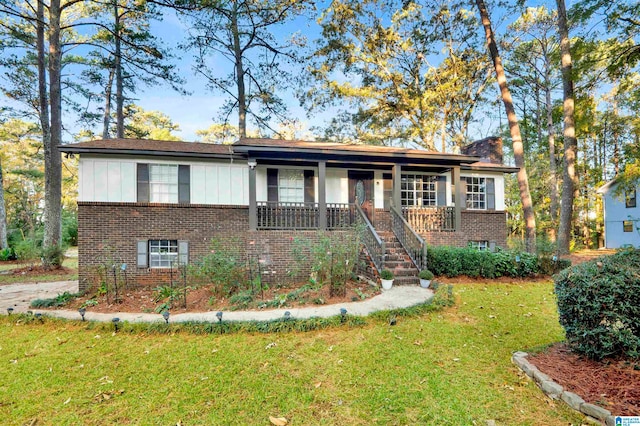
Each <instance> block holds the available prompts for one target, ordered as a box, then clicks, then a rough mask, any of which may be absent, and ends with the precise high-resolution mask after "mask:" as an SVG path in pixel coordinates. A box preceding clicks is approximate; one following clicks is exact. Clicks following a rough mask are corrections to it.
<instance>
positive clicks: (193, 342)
mask: <svg viewBox="0 0 640 426" xmlns="http://www.w3.org/2000/svg"><path fill="white" fill-rule="evenodd" d="M455 293H456V295H457V298H458V300H457V305H456V306H454V307H452V308H446V309H444V310H442V311H440V312H428V313H421V314H418V315H413V316H401V315H398V321H397V325H395V326H393V327H391V326H389V325H388V322H387V319H388V316H387V315H377V316H375V317H373V318H369V319H367V320H366V325H361V326H355V327H349V326H346V325H344V326H339V327H332V328H328V329H323V330H317V331H311V332H305V333H300V332H289V333H274V334H260V333H236V334H228V335H194V334H189V333H182V332H176V333H174V334H157V333H135V334H129V333H117V334H114V333H112V332H111V331H107V330H106V329H105V328H102V329H100V327H95V326H93V327H91V326H87V325H86V324H82V323H79V322H78V323H67V322H62V321H55V320H50V319H46V320H45V321H44V323H43V324H41V323H40V322H38V321H32V322H29V323H24V322H21V323H19V324H16V318H17V317H15V316H14V317H12V318H7V317H2V318H1V319H0V366H2V372H3V373H2V380H0V418H3V419H5V420H6V419H9V420H8V423H9V424H24V423H31V422H32V421H33V420H34V419H37V420H38V421H37V424H38V425H43V424H51V425H58V424H159V425H169V424H176V423H178V422H179V421H181V422H182V424H184V425H194V424H208V425H228V424H250V425H259V424H263V425H267V424H269V420H268V418H269V416H275V417H280V416H282V417H286V418H287V419H289V421H290V422H291V423H290V424H294V425H295V424H297V425H315V424H326V425H368V424H380V425H394V424H397V425H404V424H427V425H430V424H436V425H472V424H479V425H480V424H485V423H486V420H489V419H493V420H496V422H497V424H499V425H568V424H581V420H582V416H580V415H578V414H575V413H574V412H573V411H571V410H569V409H568V408H566V407H565V406H564V405H563V404H562V403H557V402H551V401H549V400H547V399H546V398H545V397H544V396H543V394H542V393H541V391H540V390H539V389H538V388H537V387H536V386H535V385H534V384H533V383H532V382H530V381H528V380H527V379H525V378H524V376H523V375H522V374H521V373H520V372H519V370H518V369H517V368H516V367H515V366H514V365H512V364H511V361H510V357H511V354H512V352H513V351H516V350H522V349H527V348H532V347H540V346H542V345H546V344H549V343H551V342H554V341H558V340H561V339H562V338H563V333H562V330H561V328H560V327H559V325H558V321H557V314H556V309H555V302H554V296H553V293H552V285H551V284H550V283H547V284H524V285H516V284H513V285H507V284H496V285H488V286H481V285H457V286H456V287H455ZM5 423H6V421H5Z"/></svg>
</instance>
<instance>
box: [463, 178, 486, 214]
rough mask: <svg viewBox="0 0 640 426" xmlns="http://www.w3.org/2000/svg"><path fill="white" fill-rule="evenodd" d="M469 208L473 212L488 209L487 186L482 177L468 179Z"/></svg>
mask: <svg viewBox="0 0 640 426" xmlns="http://www.w3.org/2000/svg"><path fill="white" fill-rule="evenodd" d="M465 180H466V181H467V208H468V209H472V210H486V209H487V198H486V197H487V185H486V179H485V178H482V177H466V178H465Z"/></svg>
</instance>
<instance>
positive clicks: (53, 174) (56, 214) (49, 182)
mask: <svg viewBox="0 0 640 426" xmlns="http://www.w3.org/2000/svg"><path fill="white" fill-rule="evenodd" d="M61 56H62V51H61V49H60V0H51V4H50V5H49V96H50V114H51V115H50V117H51V132H50V134H51V137H50V138H49V140H46V139H45V140H44V141H43V142H44V143H43V146H44V194H45V195H44V239H43V241H42V246H43V248H44V249H48V248H51V247H55V246H58V245H59V244H60V243H61V240H60V236H61V234H62V221H61V215H62V212H61V199H62V158H60V151H59V149H58V146H59V145H60V144H61V143H62V98H61V95H62V93H61V84H60V72H61ZM42 259H43V266H44V267H45V268H49V267H51V266H52V264H51V258H49V257H48V256H43V257H42Z"/></svg>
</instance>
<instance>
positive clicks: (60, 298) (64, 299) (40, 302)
mask: <svg viewBox="0 0 640 426" xmlns="http://www.w3.org/2000/svg"><path fill="white" fill-rule="evenodd" d="M77 297H80V293H69V292H68V291H65V292H64V293H61V294H58V295H57V296H56V297H53V298H51V299H35V300H32V301H31V304H30V306H31V307H32V308H57V307H60V306H64V305H66V304H67V303H69V302H70V301H72V300H73V299H75V298H77Z"/></svg>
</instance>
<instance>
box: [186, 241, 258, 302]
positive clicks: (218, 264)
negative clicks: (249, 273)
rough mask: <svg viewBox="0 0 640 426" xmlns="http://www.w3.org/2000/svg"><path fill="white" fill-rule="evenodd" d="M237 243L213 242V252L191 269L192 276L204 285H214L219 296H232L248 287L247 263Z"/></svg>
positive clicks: (196, 262)
mask: <svg viewBox="0 0 640 426" xmlns="http://www.w3.org/2000/svg"><path fill="white" fill-rule="evenodd" d="M239 247H240V244H239V243H238V242H237V241H225V242H224V244H223V242H221V241H219V240H213V241H211V251H210V253H209V254H207V255H206V256H203V257H202V258H201V259H199V260H196V261H195V262H194V263H193V264H192V265H191V267H190V275H192V276H193V277H194V278H195V279H196V280H197V281H201V282H202V283H204V284H213V285H214V287H215V291H216V293H217V295H218V296H230V295H232V294H235V293H237V292H238V291H240V290H244V289H245V287H246V285H247V282H248V280H247V277H246V271H245V269H246V268H245V263H244V261H243V260H242V257H241V255H240V250H239Z"/></svg>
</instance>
